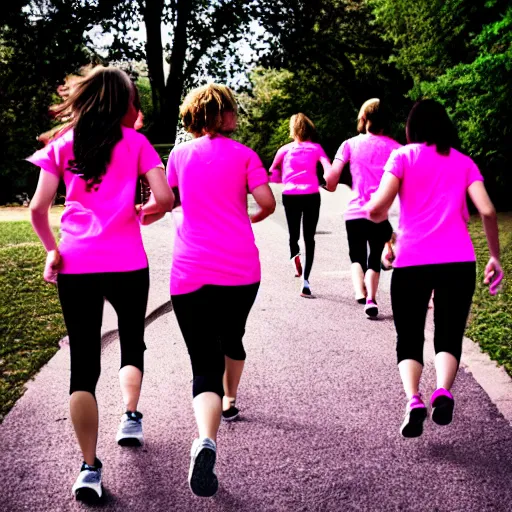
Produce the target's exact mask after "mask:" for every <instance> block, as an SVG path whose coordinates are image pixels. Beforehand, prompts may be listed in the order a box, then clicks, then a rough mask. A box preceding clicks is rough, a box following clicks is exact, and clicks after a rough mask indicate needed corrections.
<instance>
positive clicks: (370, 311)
mask: <svg viewBox="0 0 512 512" xmlns="http://www.w3.org/2000/svg"><path fill="white" fill-rule="evenodd" d="M364 312H365V313H366V316H367V317H368V318H375V317H376V316H377V315H378V314H379V308H378V307H377V306H371V307H369V308H365V310H364Z"/></svg>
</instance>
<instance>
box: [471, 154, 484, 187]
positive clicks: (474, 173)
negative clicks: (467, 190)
mask: <svg viewBox="0 0 512 512" xmlns="http://www.w3.org/2000/svg"><path fill="white" fill-rule="evenodd" d="M475 181H484V177H483V176H482V173H481V172H480V170H479V169H478V167H477V165H476V164H475V162H473V160H470V164H469V169H468V181H467V187H469V186H470V185H471V184H472V183H474V182H475Z"/></svg>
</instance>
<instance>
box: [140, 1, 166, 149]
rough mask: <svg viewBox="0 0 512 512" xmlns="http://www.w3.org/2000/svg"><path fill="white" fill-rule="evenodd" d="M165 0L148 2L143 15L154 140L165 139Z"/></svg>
mask: <svg viewBox="0 0 512 512" xmlns="http://www.w3.org/2000/svg"><path fill="white" fill-rule="evenodd" d="M163 9H164V0H146V1H145V5H144V8H143V10H142V14H143V17H144V24H145V25H146V62H147V65H148V74H149V82H150V84H151V96H152V99H153V112H154V117H155V119H154V121H155V125H154V129H153V130H152V131H153V132H154V133H152V137H151V138H152V139H153V140H155V141H156V140H159V139H164V138H165V137H162V136H161V134H160V130H161V128H160V126H159V125H160V120H161V118H162V113H163V110H164V104H165V78H164V62H163V46H162V31H161V25H162V15H163Z"/></svg>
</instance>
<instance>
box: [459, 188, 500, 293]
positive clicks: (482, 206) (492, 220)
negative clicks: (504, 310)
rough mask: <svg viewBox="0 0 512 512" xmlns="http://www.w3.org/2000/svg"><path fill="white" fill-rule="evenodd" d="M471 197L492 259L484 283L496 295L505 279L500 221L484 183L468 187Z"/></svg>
mask: <svg viewBox="0 0 512 512" xmlns="http://www.w3.org/2000/svg"><path fill="white" fill-rule="evenodd" d="M468 193H469V197H470V198H471V201H473V204H474V205H475V207H476V209H477V210H478V213H480V216H481V217H482V223H483V225H484V231H485V236H486V237H487V245H488V247H489V252H490V254H491V257H490V259H489V261H488V263H487V265H486V267H485V270H484V283H485V284H490V287H489V292H490V293H491V294H492V295H494V294H495V293H496V292H497V291H498V287H499V285H500V283H501V280H502V279H503V269H502V268H501V264H500V239H499V232H498V219H497V216H496V210H495V209H494V205H493V204H492V202H491V199H490V198H489V195H488V194H487V190H486V189H485V186H484V184H483V182H481V181H474V182H473V183H472V184H471V185H470V186H469V187H468Z"/></svg>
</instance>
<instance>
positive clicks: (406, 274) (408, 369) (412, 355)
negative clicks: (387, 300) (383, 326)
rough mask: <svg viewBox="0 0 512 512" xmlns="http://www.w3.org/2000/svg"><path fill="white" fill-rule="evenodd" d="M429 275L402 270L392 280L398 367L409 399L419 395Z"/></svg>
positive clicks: (417, 270)
mask: <svg viewBox="0 0 512 512" xmlns="http://www.w3.org/2000/svg"><path fill="white" fill-rule="evenodd" d="M428 275H429V274H428V269H426V268H424V267H405V268H396V269H395V270H394V271H393V275H392V278H391V305H392V308H393V318H394V322H395V327H396V333H397V348H396V350H397V359H398V368H399V371H400V377H401V379H402V383H403V386H404V391H405V394H406V395H407V398H408V399H411V398H412V397H413V396H414V395H418V394H419V384H420V378H421V373H422V370H423V345H424V342H425V319H426V316H427V309H428V301H429V299H430V294H431V293H432V286H431V283H430V282H429V279H428ZM411 298H414V300H411Z"/></svg>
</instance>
